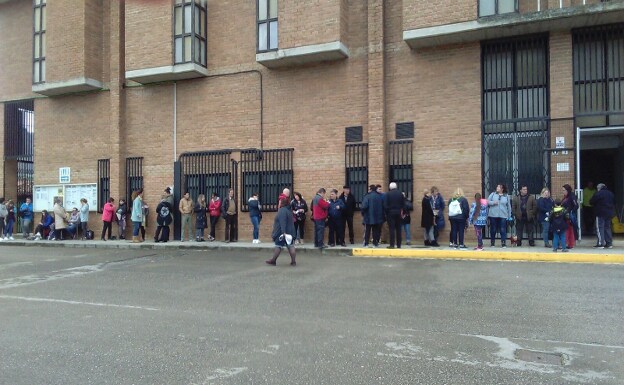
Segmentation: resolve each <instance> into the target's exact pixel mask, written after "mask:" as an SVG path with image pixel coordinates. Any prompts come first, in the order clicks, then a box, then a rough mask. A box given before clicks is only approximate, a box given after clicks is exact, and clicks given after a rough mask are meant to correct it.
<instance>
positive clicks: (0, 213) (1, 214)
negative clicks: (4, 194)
mask: <svg viewBox="0 0 624 385" xmlns="http://www.w3.org/2000/svg"><path fill="white" fill-rule="evenodd" d="M8 216H9V210H7V207H6V205H4V204H0V218H6V217H8Z"/></svg>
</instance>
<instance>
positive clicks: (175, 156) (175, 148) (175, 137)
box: [173, 82, 178, 162]
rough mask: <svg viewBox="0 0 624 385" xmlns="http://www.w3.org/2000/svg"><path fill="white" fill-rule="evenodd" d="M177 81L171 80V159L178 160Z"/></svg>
mask: <svg viewBox="0 0 624 385" xmlns="http://www.w3.org/2000/svg"><path fill="white" fill-rule="evenodd" d="M177 92H178V83H177V82H173V161H174V162H176V161H177V160H178V94H177Z"/></svg>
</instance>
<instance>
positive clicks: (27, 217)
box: [19, 197, 33, 239]
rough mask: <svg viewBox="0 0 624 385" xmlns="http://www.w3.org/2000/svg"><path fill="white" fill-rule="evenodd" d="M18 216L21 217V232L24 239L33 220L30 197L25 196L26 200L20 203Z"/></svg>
mask: <svg viewBox="0 0 624 385" xmlns="http://www.w3.org/2000/svg"><path fill="white" fill-rule="evenodd" d="M19 216H20V217H21V218H22V233H23V237H24V239H28V237H29V236H30V228H31V224H32V221H33V205H32V201H31V199H30V197H27V198H26V202H24V203H22V205H21V206H20V209H19Z"/></svg>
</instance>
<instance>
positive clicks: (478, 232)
mask: <svg viewBox="0 0 624 385" xmlns="http://www.w3.org/2000/svg"><path fill="white" fill-rule="evenodd" d="M474 228H475V235H476V236H477V246H479V247H483V229H485V226H479V225H475V227H474Z"/></svg>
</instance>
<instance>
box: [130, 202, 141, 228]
mask: <svg viewBox="0 0 624 385" xmlns="http://www.w3.org/2000/svg"><path fill="white" fill-rule="evenodd" d="M131 220H132V222H142V221H143V200H142V199H141V197H136V198H134V201H133V202H132V217H131Z"/></svg>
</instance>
